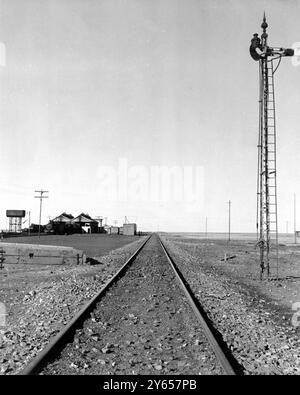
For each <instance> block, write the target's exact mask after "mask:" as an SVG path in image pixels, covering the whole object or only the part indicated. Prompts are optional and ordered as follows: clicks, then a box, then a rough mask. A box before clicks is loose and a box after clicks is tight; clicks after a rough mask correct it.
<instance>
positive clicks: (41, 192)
mask: <svg viewBox="0 0 300 395" xmlns="http://www.w3.org/2000/svg"><path fill="white" fill-rule="evenodd" d="M34 192H37V193H39V194H40V196H35V198H36V199H40V218H39V238H40V237H41V218H42V201H43V199H48V198H49V196H43V195H44V193H49V191H43V190H42V189H41V190H40V191H34Z"/></svg>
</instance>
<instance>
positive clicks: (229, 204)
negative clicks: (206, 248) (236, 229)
mask: <svg viewBox="0 0 300 395" xmlns="http://www.w3.org/2000/svg"><path fill="white" fill-rule="evenodd" d="M230 207H231V201H230V200H229V201H228V241H230Z"/></svg>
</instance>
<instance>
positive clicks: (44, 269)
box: [0, 235, 143, 375]
mask: <svg viewBox="0 0 300 395" xmlns="http://www.w3.org/2000/svg"><path fill="white" fill-rule="evenodd" d="M97 236H98V237H97ZM97 236H96V237H94V236H93V235H87V236H85V235H84V236H83V237H82V236H81V235H80V236H79V237H76V236H74V237H72V236H71V237H70V236H68V237H65V236H62V237H61V238H60V240H58V243H59V244H60V245H65V244H66V243H64V241H65V240H67V241H68V242H69V246H74V247H75V246H76V247H77V248H80V247H81V248H83V249H84V250H85V251H86V252H87V253H89V254H90V255H92V256H96V257H97V261H96V260H95V261H93V265H45V264H40V265H38V264H35V265H33V264H5V263H4V267H3V269H0V314H3V311H2V310H3V307H5V311H4V313H5V316H2V315H0V375H1V374H15V373H16V372H18V371H19V370H20V369H21V368H22V367H24V365H25V364H26V363H27V362H28V361H29V360H30V359H31V358H32V357H33V356H34V355H36V353H37V352H38V351H39V350H40V349H41V348H42V347H43V346H45V344H47V342H48V341H49V338H50V337H52V336H54V335H55V334H56V333H57V331H58V330H59V329H60V328H61V327H62V326H63V325H65V324H66V323H67V322H68V321H69V320H70V319H71V318H72V316H73V315H74V314H75V313H76V312H77V311H78V310H79V309H80V307H81V306H82V305H83V304H84V303H85V301H86V300H88V299H90V298H91V297H92V296H93V295H94V294H95V293H96V292H97V291H98V290H99V288H100V287H101V286H102V285H103V283H104V282H106V281H107V280H108V279H109V278H110V277H111V276H112V275H113V274H114V273H115V272H116V270H117V269H118V268H119V267H120V266H121V265H123V264H124V262H125V261H126V259H128V257H129V256H130V255H131V254H132V253H133V251H135V249H136V248H137V246H138V245H139V244H140V243H141V242H142V240H143V237H142V238H140V237H130V236H129V237H128V236H127V237H126V236H124V237H122V236H99V235H97ZM55 238H56V240H57V239H58V237H57V236H54V237H51V236H48V237H45V239H47V240H42V237H41V241H42V242H43V243H44V242H45V243H46V242H48V244H50V243H54V242H56V240H55ZM51 239H52V240H51ZM5 241H7V239H6V240H5ZM12 241H13V242H16V238H14V239H13V240H12ZM18 241H19V239H18ZM30 241H33V238H30ZM23 242H24V243H27V242H28V240H27V238H24V241H23ZM0 244H1V243H0ZM118 247H119V248H118ZM1 307H2V310H1Z"/></svg>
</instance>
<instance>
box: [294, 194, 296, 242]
mask: <svg viewBox="0 0 300 395" xmlns="http://www.w3.org/2000/svg"><path fill="white" fill-rule="evenodd" d="M294 242H295V244H297V237H296V194H295V193H294Z"/></svg>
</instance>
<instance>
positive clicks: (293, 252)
mask: <svg viewBox="0 0 300 395" xmlns="http://www.w3.org/2000/svg"><path fill="white" fill-rule="evenodd" d="M168 239H170V240H171V241H172V242H175V243H176V244H177V245H178V246H180V248H183V249H184V250H185V251H186V252H188V253H189V254H190V255H191V256H193V257H194V258H196V259H197V260H198V262H199V265H201V269H202V270H203V269H204V270H205V269H207V270H208V271H211V270H213V271H214V272H215V273H216V274H219V275H220V276H222V275H224V276H226V277H229V278H232V279H233V280H236V281H238V282H239V283H240V284H243V285H245V287H246V289H247V290H248V291H249V292H253V293H258V294H260V295H261V297H262V298H264V299H265V300H266V301H267V302H268V303H269V304H271V305H272V306H273V307H275V308H276V309H277V310H278V311H281V317H282V319H283V320H287V319H290V318H291V317H292V316H293V314H294V313H295V309H296V307H295V304H296V303H300V245H289V244H283V243H282V244H279V265H278V279H277V266H276V260H275V259H273V260H272V261H271V271H270V277H269V280H267V279H266V278H265V279H264V280H263V281H261V280H260V267H259V249H258V248H256V242H255V241H253V240H248V241H247V240H234V239H233V240H231V241H230V242H228V241H226V240H218V239H212V240H209V239H207V240H206V239H199V238H192V237H189V238H187V237H182V236H180V235H176V236H174V235H172V236H170V235H168ZM272 253H273V251H272ZM225 254H226V259H227V260H226V261H225ZM272 256H273V255H272ZM293 306H294V310H293Z"/></svg>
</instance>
